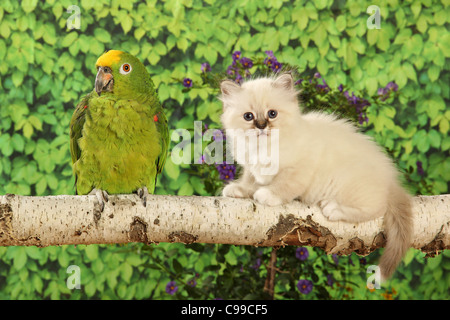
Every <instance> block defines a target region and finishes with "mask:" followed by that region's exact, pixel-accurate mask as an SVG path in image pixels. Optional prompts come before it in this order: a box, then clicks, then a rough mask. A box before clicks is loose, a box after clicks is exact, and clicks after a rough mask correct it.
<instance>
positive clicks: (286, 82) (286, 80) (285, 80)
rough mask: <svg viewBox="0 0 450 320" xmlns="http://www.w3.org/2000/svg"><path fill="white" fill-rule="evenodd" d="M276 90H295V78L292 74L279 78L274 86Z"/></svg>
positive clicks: (288, 73) (287, 73)
mask: <svg viewBox="0 0 450 320" xmlns="http://www.w3.org/2000/svg"><path fill="white" fill-rule="evenodd" d="M272 85H273V86H274V87H276V88H280V89H285V90H289V91H291V90H292V91H293V90H294V78H293V77H292V74H291V73H290V72H285V73H283V74H282V75H281V76H279V77H277V78H276V79H275V81H274V82H273V84H272Z"/></svg>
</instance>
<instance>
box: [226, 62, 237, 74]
mask: <svg viewBox="0 0 450 320" xmlns="http://www.w3.org/2000/svg"><path fill="white" fill-rule="evenodd" d="M236 71H237V69H236V67H235V66H234V65H231V66H228V68H227V74H228V75H230V76H233V75H235V74H236Z"/></svg>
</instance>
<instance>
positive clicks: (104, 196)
mask: <svg viewBox="0 0 450 320" xmlns="http://www.w3.org/2000/svg"><path fill="white" fill-rule="evenodd" d="M89 194H90V195H95V196H97V200H98V203H99V205H100V212H103V210H105V202H108V201H109V197H108V193H107V192H106V191H105V190H101V189H95V188H94V189H92V191H91V192H90V193H89Z"/></svg>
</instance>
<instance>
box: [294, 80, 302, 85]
mask: <svg viewBox="0 0 450 320" xmlns="http://www.w3.org/2000/svg"><path fill="white" fill-rule="evenodd" d="M302 82H303V79H298V80H297V81H295V83H294V85H300V84H302Z"/></svg>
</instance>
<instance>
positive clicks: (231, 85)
mask: <svg viewBox="0 0 450 320" xmlns="http://www.w3.org/2000/svg"><path fill="white" fill-rule="evenodd" d="M220 90H221V91H222V97H223V98H226V97H227V96H230V95H232V94H233V93H236V92H238V91H239V90H241V87H240V86H239V85H238V84H237V83H236V82H234V81H232V80H224V81H222V82H221V83H220Z"/></svg>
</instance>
